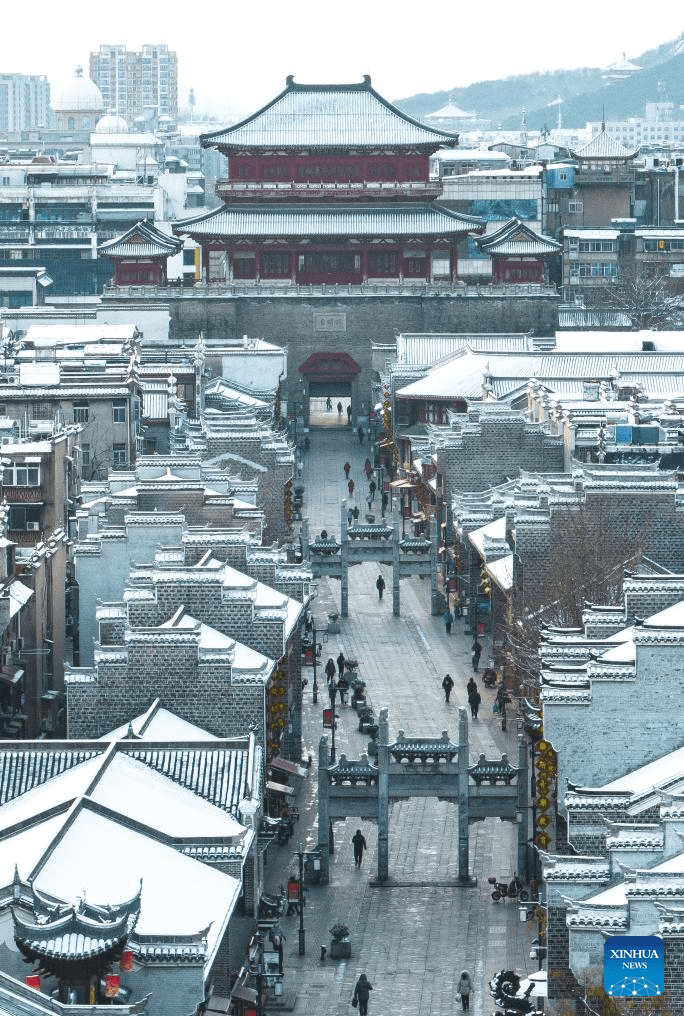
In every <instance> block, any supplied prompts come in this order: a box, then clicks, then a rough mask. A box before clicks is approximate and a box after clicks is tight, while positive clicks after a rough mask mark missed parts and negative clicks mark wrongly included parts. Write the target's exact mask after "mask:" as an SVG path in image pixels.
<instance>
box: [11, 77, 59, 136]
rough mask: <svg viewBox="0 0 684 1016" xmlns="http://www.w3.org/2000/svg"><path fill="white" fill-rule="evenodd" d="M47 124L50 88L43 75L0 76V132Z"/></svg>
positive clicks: (23, 129) (48, 120)
mask: <svg viewBox="0 0 684 1016" xmlns="http://www.w3.org/2000/svg"><path fill="white" fill-rule="evenodd" d="M49 122H50V85H49V83H48V79H47V78H46V77H45V75H44V74H0V131H2V132H3V133H7V132H11V131H25V130H32V129H34V128H35V127H47V126H48V124H49Z"/></svg>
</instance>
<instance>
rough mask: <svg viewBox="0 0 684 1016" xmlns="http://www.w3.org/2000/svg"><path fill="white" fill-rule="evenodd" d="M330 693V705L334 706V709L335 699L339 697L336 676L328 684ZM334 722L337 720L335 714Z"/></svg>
mask: <svg viewBox="0 0 684 1016" xmlns="http://www.w3.org/2000/svg"><path fill="white" fill-rule="evenodd" d="M328 695H329V696H330V705H331V706H332V708H333V710H334V709H335V699H336V698H337V685H336V684H335V679H334V678H333V679H332V681H331V682H330V684H329V685H328ZM334 722H335V717H334V716H333V723H334Z"/></svg>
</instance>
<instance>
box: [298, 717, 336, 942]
mask: <svg viewBox="0 0 684 1016" xmlns="http://www.w3.org/2000/svg"><path fill="white" fill-rule="evenodd" d="M333 722H334V721H333ZM305 952H306V940H305V932H304V844H303V843H301V841H300V844H299V955H300V956H303V955H304V953H305Z"/></svg>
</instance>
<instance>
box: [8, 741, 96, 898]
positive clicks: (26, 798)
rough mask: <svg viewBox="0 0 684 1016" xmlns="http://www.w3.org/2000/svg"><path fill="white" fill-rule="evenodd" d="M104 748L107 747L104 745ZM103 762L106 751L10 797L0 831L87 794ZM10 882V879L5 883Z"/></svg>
mask: <svg viewBox="0 0 684 1016" xmlns="http://www.w3.org/2000/svg"><path fill="white" fill-rule="evenodd" d="M103 751H104V748H103ZM101 764H102V755H100V754H98V755H97V756H95V757H94V758H90V759H88V760H87V761H86V762H81V763H79V764H78V765H75V766H73V767H72V768H71V769H66V770H65V771H64V772H62V773H59V775H57V776H53V777H52V779H48V780H46V781H45V783H41V784H40V785H39V786H37V787H34V788H33V789H32V790H28V791H26V793H24V794H20V795H19V797H15V798H14V800H12V801H7V802H6V803H5V804H3V806H2V808H0V832H1V831H2V830H5V829H9V828H10V827H12V826H16V825H19V824H20V823H23V822H29V821H30V820H31V819H32V818H33V817H34V816H35V815H39V814H40V813H41V812H44V811H48V810H49V809H50V808H58V807H59V806H60V805H66V804H69V803H70V802H72V801H74V800H75V799H76V798H78V797H80V796H81V794H83V793H84V792H85V790H86V788H87V787H88V785H89V784H90V782H91V781H92V780H93V778H94V777H95V775H96V773H97V771H98V769H99V767H100V766H101ZM2 884H3V885H6V884H7V883H2Z"/></svg>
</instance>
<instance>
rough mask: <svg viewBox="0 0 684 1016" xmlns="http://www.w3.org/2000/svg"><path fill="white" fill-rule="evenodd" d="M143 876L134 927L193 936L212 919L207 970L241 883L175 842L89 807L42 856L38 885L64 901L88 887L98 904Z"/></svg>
mask: <svg viewBox="0 0 684 1016" xmlns="http://www.w3.org/2000/svg"><path fill="white" fill-rule="evenodd" d="M141 879H142V886H143V887H142V899H141V904H142V908H141V912H140V918H139V920H138V923H137V925H136V931H137V932H138V933H139V934H141V935H152V936H157V935H163V936H164V937H168V936H170V935H196V934H197V933H198V932H199V931H202V930H203V929H205V928H207V927H208V926H209V925H211V927H210V928H209V931H208V932H207V946H208V958H207V968H208V967H209V966H210V965H211V963H212V961H213V960H214V959H215V956H214V952H215V950H216V948H217V946H218V944H219V942H220V940H221V937H222V936H223V933H224V931H225V928H226V925H227V922H228V920H229V918H230V916H231V914H232V912H233V910H234V908H235V905H236V903H237V901H238V898H239V895H240V882H239V881H238V879H235V878H232V877H231V876H230V875H225V874H224V873H223V872H220V871H218V870H217V869H216V868H213V867H210V866H209V865H206V864H202V863H201V862H200V861H195V860H193V859H192V858H190V857H187V856H186V855H184V854H181V853H179V852H178V851H177V850H175V849H174V848H173V847H167V846H166V845H164V844H162V843H159V842H158V841H156V840H154V839H152V838H151V837H149V836H145V835H144V834H142V833H139V832H136V831H135V830H133V829H130V828H129V827H127V826H126V825H124V824H122V823H119V822H117V821H116V820H114V819H111V818H108V817H105V816H103V815H99V814H96V813H94V812H93V811H90V810H89V809H87V808H84V809H82V810H81V811H80V812H79V814H78V815H77V816H76V817H75V818H74V821H73V823H72V824H71V825H70V826H69V828H68V829H67V830H66V832H65V834H64V836H63V837H62V839H60V840H58V841H57V842H56V843H55V844H54V850H53V852H52V853H51V854H50V855H49V856H47V857H46V858H45V861H44V864H43V865H42V866H41V868H40V870H39V872H38V874H37V876H36V879H35V885H36V888H37V889H38V890H39V891H42V892H44V893H51V894H52V895H54V896H56V897H57V898H58V899H63V900H65V901H75V900H77V899H78V898H80V897H81V896H82V895H83V894H84V893H85V897H86V899H89V900H92V901H93V902H98V903H102V902H105V901H107V902H111V903H118V902H121V901H123V900H129V899H131V898H132V897H133V896H135V894H136V893H137V891H138V888H139V885H140V880H141ZM9 881H11V878H10V880H9Z"/></svg>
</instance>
